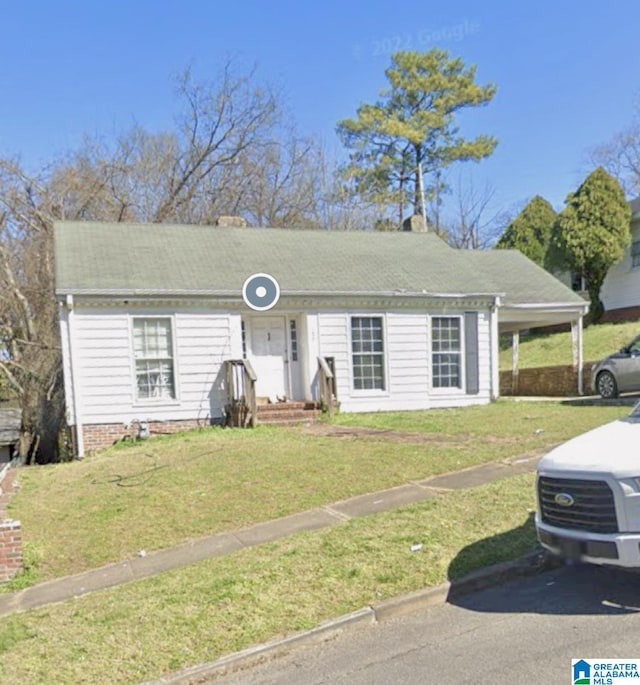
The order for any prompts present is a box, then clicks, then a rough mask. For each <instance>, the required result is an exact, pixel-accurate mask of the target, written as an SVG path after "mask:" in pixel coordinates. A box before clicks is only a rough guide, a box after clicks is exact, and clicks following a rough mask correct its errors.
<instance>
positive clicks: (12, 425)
mask: <svg viewBox="0 0 640 685" xmlns="http://www.w3.org/2000/svg"><path fill="white" fill-rule="evenodd" d="M20 417H21V412H20V410H19V409H0V464H2V463H6V462H8V461H11V459H12V458H13V456H14V450H15V447H16V445H17V444H18V440H19V438H20Z"/></svg>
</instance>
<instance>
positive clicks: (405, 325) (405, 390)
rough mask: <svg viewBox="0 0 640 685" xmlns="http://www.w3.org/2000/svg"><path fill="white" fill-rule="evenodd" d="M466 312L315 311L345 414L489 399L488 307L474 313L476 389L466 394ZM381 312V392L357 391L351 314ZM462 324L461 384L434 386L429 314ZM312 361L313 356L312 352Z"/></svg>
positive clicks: (321, 351)
mask: <svg viewBox="0 0 640 685" xmlns="http://www.w3.org/2000/svg"><path fill="white" fill-rule="evenodd" d="M465 314H466V313H465V312H464V311H460V310H456V309H453V308H450V309H448V310H446V311H445V312H443V314H439V313H435V312H433V313H431V312H427V311H419V310H409V311H402V312H400V311H396V312H388V313H386V314H384V315H381V314H379V313H375V314H373V313H371V314H370V315H369V314H365V313H360V312H353V313H352V312H349V311H346V310H345V311H342V312H320V313H318V314H317V319H316V320H317V325H318V343H319V346H318V351H317V352H316V353H314V354H320V355H322V356H325V357H333V358H334V360H335V366H336V381H337V386H338V399H339V401H340V407H341V410H342V411H345V412H359V411H384V410H405V409H409V410H410V409H430V408H435V407H454V406H466V405H471V404H479V403H486V402H488V401H490V399H491V330H490V320H491V317H490V314H489V310H488V309H487V310H481V311H478V313H477V377H476V382H477V391H476V390H475V389H474V392H472V393H467V392H466V389H465V386H464V383H465V372H464V365H465V355H464V352H465V343H464V332H465V326H464V318H465ZM353 316H357V317H359V316H364V317H366V316H380V317H381V318H382V321H383V341H384V357H385V367H384V368H385V390H384V392H383V391H381V390H369V391H366V390H356V389H354V387H353V382H352V373H353V372H352V359H351V356H352V349H351V318H352V317H353ZM434 316H435V317H437V316H441V317H445V318H455V319H456V320H458V321H460V322H461V335H462V336H463V337H462V350H461V352H462V355H461V357H460V364H461V365H462V372H461V382H462V384H463V385H462V387H461V388H460V387H449V388H447V387H440V388H433V385H432V349H431V319H432V317H434ZM314 361H315V356H314Z"/></svg>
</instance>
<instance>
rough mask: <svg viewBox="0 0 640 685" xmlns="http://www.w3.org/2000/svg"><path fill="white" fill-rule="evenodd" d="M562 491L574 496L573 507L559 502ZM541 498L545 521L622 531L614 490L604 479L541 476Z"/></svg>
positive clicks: (539, 497) (575, 528)
mask: <svg viewBox="0 0 640 685" xmlns="http://www.w3.org/2000/svg"><path fill="white" fill-rule="evenodd" d="M561 493H563V494H566V495H570V496H571V498H573V503H572V504H571V505H570V506H562V505H561V504H558V502H557V501H556V495H559V494H561ZM566 499H568V498H566ZM538 501H539V502H540V511H541V514H542V520H543V521H544V522H545V523H548V524H549V525H551V526H558V527H559V528H572V529H574V530H587V531H590V532H592V533H617V532H618V519H617V517H616V507H615V502H614V499H613V492H611V488H610V487H609V486H608V485H607V483H605V482H604V481H602V480H580V479H577V478H547V477H545V476H540V477H539V478H538Z"/></svg>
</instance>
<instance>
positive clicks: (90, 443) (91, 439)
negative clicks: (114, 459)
mask: <svg viewBox="0 0 640 685" xmlns="http://www.w3.org/2000/svg"><path fill="white" fill-rule="evenodd" d="M146 423H147V426H148V429H149V435H150V436H153V435H166V434H170V433H179V432H180V431H186V430H194V429H196V428H203V427H205V426H209V425H210V422H209V421H208V420H206V421H201V420H198V419H187V420H184V421H147V422H146ZM139 430H140V425H139V423H138V422H137V421H136V422H133V423H131V424H129V425H128V426H126V425H125V424H122V423H99V424H85V425H84V426H83V427H82V437H83V438H84V449H85V452H90V451H91V450H97V449H102V448H104V447H109V446H110V445H113V444H114V443H116V442H120V441H121V440H127V439H135V438H137V437H138V434H139Z"/></svg>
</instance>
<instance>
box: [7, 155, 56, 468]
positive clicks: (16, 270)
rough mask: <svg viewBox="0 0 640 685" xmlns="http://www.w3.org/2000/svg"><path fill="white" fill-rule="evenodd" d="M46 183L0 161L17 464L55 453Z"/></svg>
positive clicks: (52, 202) (51, 200)
mask: <svg viewBox="0 0 640 685" xmlns="http://www.w3.org/2000/svg"><path fill="white" fill-rule="evenodd" d="M59 210H60V203H59V202H58V201H57V198H55V197H53V196H52V195H51V194H50V193H49V192H48V190H47V188H46V181H40V180H37V179H34V178H30V177H29V176H27V175H26V174H25V173H24V172H23V171H22V169H21V168H20V167H19V166H18V165H17V164H15V163H13V162H10V161H6V160H2V161H0V373H1V374H2V376H3V378H4V381H5V383H6V385H7V386H8V387H9V388H10V389H11V391H12V394H13V395H14V396H15V397H16V398H17V401H18V403H19V405H20V407H21V409H22V429H21V435H20V441H19V452H20V457H21V459H22V461H23V463H30V462H31V461H32V460H33V459H35V458H36V456H38V457H39V458H40V460H41V461H52V460H55V459H56V458H57V456H58V443H57V437H58V431H59V427H60V424H61V422H62V417H63V412H64V400H63V388H62V366H61V357H60V345H59V337H58V324H57V316H58V312H57V306H56V302H55V298H54V296H53V259H52V239H53V237H52V221H51V218H52V216H53V214H54V213H55V212H58V211H59Z"/></svg>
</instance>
